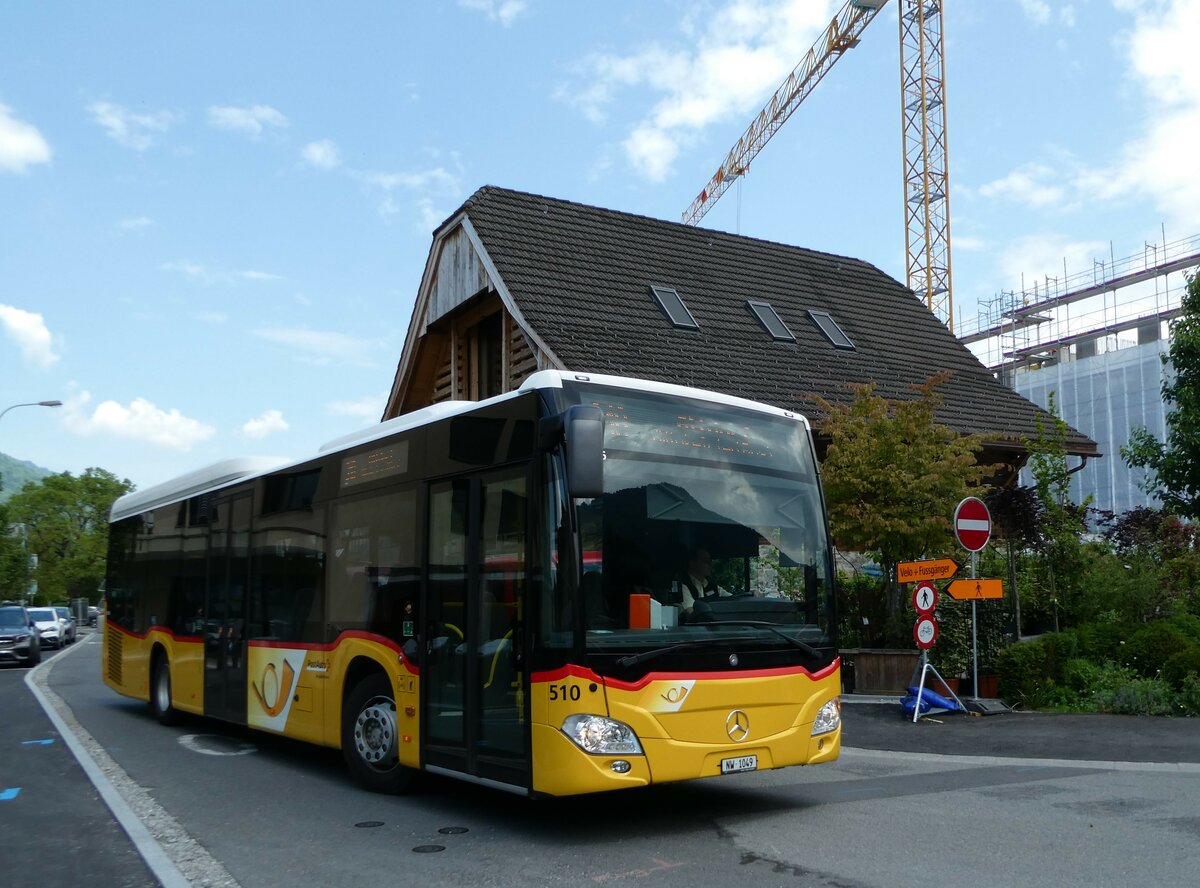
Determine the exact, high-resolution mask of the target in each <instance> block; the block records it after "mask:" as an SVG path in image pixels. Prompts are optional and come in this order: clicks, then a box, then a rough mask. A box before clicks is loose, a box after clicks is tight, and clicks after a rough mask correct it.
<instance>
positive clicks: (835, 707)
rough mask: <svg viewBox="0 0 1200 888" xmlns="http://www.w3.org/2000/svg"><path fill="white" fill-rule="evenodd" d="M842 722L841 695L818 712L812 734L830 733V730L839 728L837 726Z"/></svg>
mask: <svg viewBox="0 0 1200 888" xmlns="http://www.w3.org/2000/svg"><path fill="white" fill-rule="evenodd" d="M841 723H842V701H841V699H840V698H839V697H834V698H833V699H832V700H830V701H829V702H828V703H826V704H825V705H824V706H822V707H821V711H820V712H818V713H817V717H816V719H815V720H814V721H813V727H812V735H813V736H814V737H815V736H817V735H818V734H828V733H829V732H830V731H835V730H837V726H838V725H840V724H841Z"/></svg>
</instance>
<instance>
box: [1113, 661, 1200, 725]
mask: <svg viewBox="0 0 1200 888" xmlns="http://www.w3.org/2000/svg"><path fill="white" fill-rule="evenodd" d="M1089 702H1090V703H1091V705H1092V708H1094V709H1095V710H1096V711H1097V712H1110V713H1114V714H1117V715H1179V714H1185V715H1186V714H1191V715H1195V714H1196V713H1195V712H1192V713H1188V712H1181V706H1180V702H1179V700H1178V699H1177V696H1176V694H1174V693H1173V692H1172V690H1171V687H1170V686H1169V685H1168V684H1167V683H1166V682H1165V681H1161V680H1159V679H1155V678H1139V677H1138V676H1137V674H1136V673H1135V672H1133V671H1132V670H1129V669H1121V668H1120V667H1115V666H1114V667H1110V668H1107V669H1104V670H1102V672H1101V675H1100V682H1099V685H1098V686H1096V687H1093V688H1092V689H1091V692H1090V695H1089Z"/></svg>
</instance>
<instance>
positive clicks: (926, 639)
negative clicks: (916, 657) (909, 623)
mask: <svg viewBox="0 0 1200 888" xmlns="http://www.w3.org/2000/svg"><path fill="white" fill-rule="evenodd" d="M937 637H938V622H937V620H935V619H934V618H933V616H932V615H931V614H925V615H924V616H922V617H921V618H920V619H918V620H917V623H916V625H915V626H913V638H915V639H916V641H917V647H919V648H920V649H921V650H923V651H927V650H929V649H930V648H931V647H933V646H934V644H936V643H937Z"/></svg>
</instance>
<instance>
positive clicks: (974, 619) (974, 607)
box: [971, 552, 979, 700]
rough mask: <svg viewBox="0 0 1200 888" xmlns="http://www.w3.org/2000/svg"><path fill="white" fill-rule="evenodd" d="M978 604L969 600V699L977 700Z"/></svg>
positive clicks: (973, 556)
mask: <svg viewBox="0 0 1200 888" xmlns="http://www.w3.org/2000/svg"><path fill="white" fill-rule="evenodd" d="M975 578H976V577H975V553H974V552H972V553H971V579H975ZM978 606H979V602H978V601H976V600H975V599H974V598H972V599H971V699H972V700H978V699H979V638H978V635H977V633H976V628H977V627H978V626H979V611H978Z"/></svg>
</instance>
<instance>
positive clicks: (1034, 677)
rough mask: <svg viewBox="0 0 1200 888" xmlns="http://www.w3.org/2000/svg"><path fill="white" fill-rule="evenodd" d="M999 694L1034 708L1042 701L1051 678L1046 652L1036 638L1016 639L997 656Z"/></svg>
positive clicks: (1052, 681)
mask: <svg viewBox="0 0 1200 888" xmlns="http://www.w3.org/2000/svg"><path fill="white" fill-rule="evenodd" d="M996 675H997V676H998V678H999V685H1000V696H1001V697H1003V698H1004V699H1005V700H1007V701H1009V702H1010V703H1021V704H1023V705H1024V706H1025V707H1027V708H1030V709H1036V708H1038V707H1039V706H1040V705H1042V704H1043V703H1044V700H1045V694H1046V691H1047V689H1048V688H1050V687H1052V686H1053V685H1054V680H1053V678H1052V677H1051V676H1050V674H1049V672H1048V670H1047V651H1046V646H1045V645H1044V644H1040V643H1039V642H1037V641H1024V642H1018V643H1017V644H1014V645H1012V646H1011V647H1009V648H1006V649H1005V650H1004V651H1002V652H1001V653H1000V655H999V656H998V657H997V658H996Z"/></svg>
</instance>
